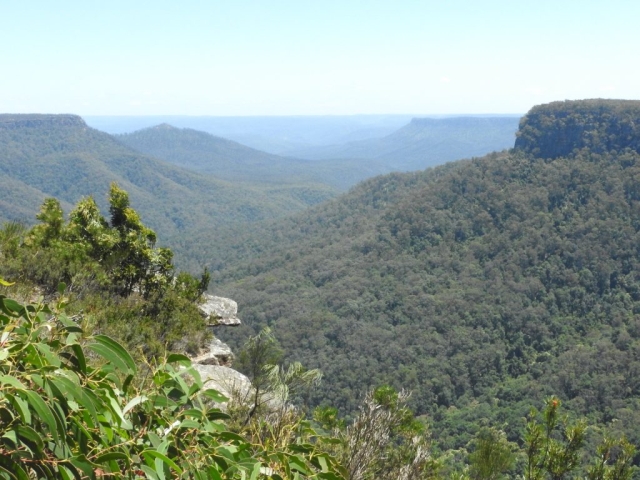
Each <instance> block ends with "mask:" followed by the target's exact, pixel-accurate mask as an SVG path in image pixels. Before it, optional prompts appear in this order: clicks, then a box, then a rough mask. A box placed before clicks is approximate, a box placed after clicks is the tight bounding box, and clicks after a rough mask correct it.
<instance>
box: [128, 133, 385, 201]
mask: <svg viewBox="0 0 640 480" xmlns="http://www.w3.org/2000/svg"><path fill="white" fill-rule="evenodd" d="M116 138H117V139H118V140H119V141H120V142H122V143H124V144H125V145H128V146H130V147H131V148H133V149H135V150H138V151H140V152H142V153H145V154H148V155H153V156H154V157H157V158H161V159H163V160H166V161H168V162H170V163H173V164H175V165H177V166H180V167H183V168H187V169H189V170H193V171H197V172H204V173H209V174H212V175H215V176H216V177H217V178H220V179H223V180H227V181H232V182H236V183H241V184H242V183H250V184H258V185H268V186H270V187H271V188H274V186H276V187H278V188H281V189H283V190H284V189H289V190H291V191H294V189H296V188H297V189H299V190H300V191H301V194H300V195H301V196H302V192H303V191H305V190H306V191H307V192H309V193H308V194H307V195H309V196H311V195H315V196H317V198H318V200H316V199H313V198H311V199H309V200H308V203H309V204H313V203H318V202H319V200H326V199H327V198H329V197H330V196H333V195H335V194H336V191H337V190H340V191H344V190H346V189H347V188H349V187H351V186H353V185H355V184H356V183H358V182H359V181H362V180H364V179H365V178H368V177H372V176H374V175H378V174H380V173H387V172H389V171H391V168H388V167H387V166H385V165H383V164H382V163H376V162H375V161H369V162H363V161H361V160H349V159H341V160H323V161H309V160H300V159H297V158H290V157H281V156H278V155H273V154H270V153H266V152H261V151H259V150H255V149H253V148H249V147H246V146H244V145H241V144H239V143H236V142H233V141H231V140H227V139H224V138H220V137H216V136H213V135H210V134H208V133H205V132H200V131H198V130H192V129H189V128H182V129H179V128H175V127H172V126H171V125H167V124H162V125H157V126H155V127H151V128H145V129H143V130H139V131H136V132H132V133H128V134H122V135H118V136H117V137H116Z"/></svg>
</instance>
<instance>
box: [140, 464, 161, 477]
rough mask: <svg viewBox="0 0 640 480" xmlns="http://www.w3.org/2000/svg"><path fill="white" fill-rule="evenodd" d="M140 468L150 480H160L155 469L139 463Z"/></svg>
mask: <svg viewBox="0 0 640 480" xmlns="http://www.w3.org/2000/svg"><path fill="white" fill-rule="evenodd" d="M140 469H141V470H142V471H143V472H144V473H145V474H146V475H147V477H149V478H150V479H151V480H160V477H158V474H157V473H156V471H155V470H154V469H153V468H152V467H149V466H147V465H140Z"/></svg>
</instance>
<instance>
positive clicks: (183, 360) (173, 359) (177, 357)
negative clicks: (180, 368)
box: [167, 353, 191, 367]
mask: <svg viewBox="0 0 640 480" xmlns="http://www.w3.org/2000/svg"><path fill="white" fill-rule="evenodd" d="M167 363H179V364H181V365H184V366H185V367H190V366H191V359H190V358H189V357H187V356H186V355H182V354H181V353H172V354H171V355H169V356H168V357H167Z"/></svg>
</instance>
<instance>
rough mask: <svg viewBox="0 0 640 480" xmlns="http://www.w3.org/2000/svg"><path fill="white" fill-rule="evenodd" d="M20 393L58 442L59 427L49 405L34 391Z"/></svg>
mask: <svg viewBox="0 0 640 480" xmlns="http://www.w3.org/2000/svg"><path fill="white" fill-rule="evenodd" d="M20 393H21V394H23V395H24V396H25V397H26V400H27V402H29V405H31V408H33V410H34V411H35V412H36V413H37V414H38V416H39V417H40V418H41V419H42V421H44V422H45V423H46V424H47V427H49V432H50V433H51V435H52V436H53V438H54V440H56V441H58V439H59V436H58V425H57V423H56V419H55V417H54V414H53V412H52V411H51V408H50V407H49V405H47V403H46V402H45V401H44V400H43V399H42V397H41V396H40V395H38V394H37V393H36V392H34V391H33V390H22V391H21V392H20Z"/></svg>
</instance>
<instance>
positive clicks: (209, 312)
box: [199, 293, 241, 327]
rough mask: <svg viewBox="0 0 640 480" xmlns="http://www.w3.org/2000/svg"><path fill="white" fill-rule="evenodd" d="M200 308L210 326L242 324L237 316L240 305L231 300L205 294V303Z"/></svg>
mask: <svg viewBox="0 0 640 480" xmlns="http://www.w3.org/2000/svg"><path fill="white" fill-rule="evenodd" d="M199 308H200V313H201V314H202V316H203V317H204V318H205V320H206V321H207V323H208V324H209V326H213V327H215V326H217V325H225V326H235V325H240V323H241V322H240V319H239V318H238V316H237V315H238V304H237V303H236V302H234V301H233V300H231V299H230V298H224V297H214V296H213V295H209V294H207V293H205V294H204V303H202V304H201V305H200V306H199Z"/></svg>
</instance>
